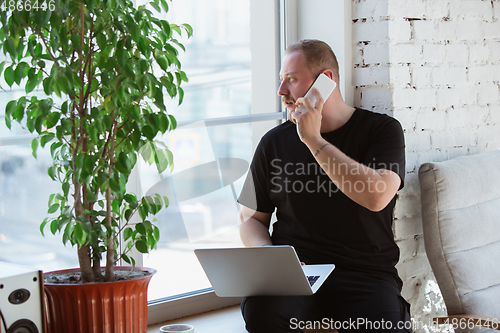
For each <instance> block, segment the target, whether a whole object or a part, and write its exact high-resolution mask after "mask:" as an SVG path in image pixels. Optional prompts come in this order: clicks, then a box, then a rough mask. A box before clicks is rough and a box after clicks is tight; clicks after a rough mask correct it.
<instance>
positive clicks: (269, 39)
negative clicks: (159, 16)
mask: <svg viewBox="0 0 500 333" xmlns="http://www.w3.org/2000/svg"><path fill="white" fill-rule="evenodd" d="M142 3H143V1H142V0H136V4H137V5H141V4H142ZM276 8H277V7H276V3H275V2H273V1H267V0H239V1H232V0H217V1H212V2H207V1H204V0H185V1H180V2H179V1H174V2H173V3H171V10H170V12H169V14H168V15H167V17H166V19H167V20H169V21H170V22H172V23H178V24H180V23H189V24H191V25H192V26H193V28H194V36H193V37H192V38H191V39H189V40H187V41H183V43H184V44H185V46H186V49H187V51H186V52H185V53H184V54H182V53H181V57H182V60H181V62H182V65H183V70H184V71H185V72H186V73H187V75H188V78H189V82H188V83H187V84H186V85H184V89H185V98H184V102H183V103H182V105H181V106H180V107H177V101H172V102H171V104H170V106H169V107H168V108H169V110H171V112H172V113H173V114H174V115H175V116H176V118H177V120H178V127H179V128H178V129H177V130H175V131H173V132H172V133H170V134H168V135H166V136H164V137H162V138H159V139H160V140H162V141H164V142H165V143H166V144H167V145H168V146H169V147H170V148H171V150H172V151H173V152H174V157H175V159H176V160H175V169H174V170H173V171H172V173H169V172H165V173H164V174H162V175H159V174H158V172H157V171H156V169H155V168H154V166H153V167H150V166H149V165H147V164H145V163H142V164H141V165H140V166H139V167H138V168H137V170H136V171H137V172H136V174H135V179H136V181H135V182H132V184H130V186H131V188H132V189H133V190H134V191H136V192H137V193H142V194H146V193H148V192H149V191H153V190H155V187H158V186H160V188H161V190H163V191H167V193H169V195H168V196H169V198H170V203H171V205H170V207H169V208H168V209H166V210H164V211H162V212H161V213H160V214H159V215H158V216H157V219H158V225H159V227H160V230H161V242H160V244H159V246H158V249H157V250H155V251H153V252H152V253H151V254H149V255H145V256H143V257H142V256H140V255H138V254H136V262H137V263H138V265H143V266H148V267H153V268H155V269H157V270H158V273H157V275H156V276H155V277H154V278H153V279H152V282H151V285H150V294H149V300H150V301H152V302H151V303H155V304H153V305H152V307H151V308H152V310H151V311H152V312H154V311H155V310H154V308H155V307H154V305H160V307H161V303H162V302H161V301H159V300H161V299H165V298H168V299H172V298H175V297H176V295H179V294H187V293H190V294H193V293H194V292H196V291H197V290H205V291H203V292H201V294H202V295H207V288H209V287H210V284H209V283H208V280H207V279H206V277H205V274H204V273H203V271H202V270H201V266H200V265H199V263H198V261H197V259H196V257H195V256H194V254H193V249H194V248H197V247H227V246H240V245H241V243H240V238H239V234H238V228H237V226H238V222H237V214H238V208H237V204H236V201H235V198H236V197H237V195H238V193H239V192H240V189H241V185H242V183H243V181H244V178H245V174H246V169H247V167H248V163H249V162H250V161H251V158H252V154H253V149H254V147H255V145H256V144H257V142H258V141H259V139H260V137H261V135H262V134H263V133H265V132H266V131H267V130H268V129H269V128H271V127H273V126H275V125H276V124H277V122H280V121H281V119H282V118H283V113H281V112H276V111H277V110H279V104H280V103H279V99H278V98H277V96H276V90H277V82H278V79H277V73H278V70H277V63H278V62H277V59H278V58H279V56H278V52H277V47H276V45H277V43H276V41H277V40H278V39H277V36H276V33H275V31H276V23H275V22H276V17H277V16H276ZM2 56H3V55H2ZM4 60H6V61H7V62H9V60H8V59H1V60H0V61H4ZM0 84H1V85H2V87H3V88H4V89H8V86H7V85H6V84H5V82H1V83H0ZM16 89H17V90H16ZM21 89H23V88H22V87H21V88H18V87H17V86H15V87H14V89H12V90H4V91H2V92H0V94H1V95H2V98H1V100H0V260H2V261H6V262H13V263H17V264H21V265H26V266H30V267H36V268H39V269H42V270H44V271H51V270H57V269H64V268H68V267H77V266H78V262H77V256H76V249H75V248H73V247H70V246H68V247H65V246H64V245H63V244H62V242H61V236H60V235H59V234H56V236H55V237H54V236H52V235H51V234H50V231H48V229H46V230H45V233H46V237H42V236H41V235H40V234H39V232H38V226H39V224H40V223H41V221H43V219H44V218H45V217H46V216H47V200H48V196H49V194H51V193H56V192H57V191H59V184H58V183H56V182H53V181H52V180H51V179H50V178H49V177H48V176H47V168H48V167H49V166H50V165H51V158H50V153H49V151H48V149H41V148H39V149H38V158H37V159H34V158H33V157H32V156H31V148H30V144H31V141H32V139H33V138H34V136H32V135H31V134H29V132H28V131H27V130H25V129H23V128H22V127H21V126H19V125H16V124H13V126H12V127H13V129H12V131H9V130H8V129H7V128H6V126H5V125H4V124H5V120H4V112H5V105H6V104H7V103H8V101H10V100H12V99H15V98H16V97H18V96H19V95H20V94H22V93H23V90H21ZM34 93H35V94H36V91H34ZM165 95H166V96H167V94H165ZM277 107H278V108H277ZM200 170H201V171H200ZM193 171H195V172H193ZM198 171H199V172H198ZM220 172H222V174H221V173H220ZM186 175H187V176H186ZM179 177H180V178H179ZM179 179H181V180H179ZM228 179H229V183H227V184H226V181H227V180H228ZM169 180H173V184H172V186H171V187H168V186H167V187H165V186H162V184H165V183H168V182H169ZM214 186H215V187H214ZM170 190H171V191H172V192H168V191H170ZM208 294H210V293H209V292H208ZM203 297H205V296H203ZM203 297H202V298H203ZM157 308H158V307H157ZM150 317H151V316H150ZM164 319H166V318H165V317H164V316H163V317H162V320H164ZM151 320H154V319H151Z"/></svg>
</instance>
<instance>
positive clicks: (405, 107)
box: [352, 0, 500, 333]
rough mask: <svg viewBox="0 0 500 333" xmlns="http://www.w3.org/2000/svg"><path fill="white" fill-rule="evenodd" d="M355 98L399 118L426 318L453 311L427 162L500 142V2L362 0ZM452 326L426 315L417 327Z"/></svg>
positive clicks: (399, 211) (402, 226)
mask: <svg viewBox="0 0 500 333" xmlns="http://www.w3.org/2000/svg"><path fill="white" fill-rule="evenodd" d="M352 5H353V10H352V15H353V17H352V19H353V45H352V47H353V65H354V68H353V84H354V85H355V99H354V101H355V106H358V107H362V108H365V109H368V110H373V111H376V112H383V113H387V114H390V115H392V116H393V117H395V118H397V119H398V120H399V121H400V122H401V124H402V126H403V128H404V132H405V139H406V154H407V160H406V164H407V169H406V172H407V174H406V181H405V187H404V189H403V190H401V191H400V192H399V199H398V203H397V205H396V210H395V220H394V226H393V230H394V234H395V237H396V242H397V243H398V245H399V247H400V249H401V258H400V262H399V264H398V266H397V268H398V271H399V273H400V275H401V277H402V279H403V281H404V287H403V296H404V297H405V298H406V299H407V300H408V301H409V302H410V303H411V305H412V317H413V318H414V320H415V321H417V322H419V324H426V323H430V320H431V318H432V317H434V316H436V315H443V314H446V306H445V304H444V302H443V299H442V296H441V293H440V291H439V287H438V285H437V283H436V281H435V278H434V275H433V273H432V269H431V267H430V265H429V262H428V260H427V257H426V254H425V248H424V245H423V244H424V243H423V234H422V218H421V206H420V188H419V185H418V174H417V173H418V168H419V166H420V165H421V164H422V163H425V162H430V161H443V160H447V159H450V158H453V157H456V156H461V155H467V154H477V153H481V152H485V151H490V150H496V149H500V78H499V75H498V74H499V73H500V20H498V15H500V2H499V1H490V0H488V1H481V0H405V1H401V0H353V2H352ZM441 331H442V332H445V331H447V330H446V327H437V326H434V325H426V326H424V327H421V326H417V327H415V332H417V333H420V332H441Z"/></svg>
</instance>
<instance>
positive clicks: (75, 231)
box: [0, 0, 193, 265]
mask: <svg viewBox="0 0 500 333" xmlns="http://www.w3.org/2000/svg"><path fill="white" fill-rule="evenodd" d="M81 3H82V1H81V0H68V1H66V2H65V3H64V6H63V5H62V2H61V4H59V2H58V0H56V3H55V6H54V8H53V10H45V11H36V10H32V11H10V12H9V14H8V15H7V14H6V13H5V12H0V20H1V22H2V24H1V25H2V27H3V29H0V48H1V50H2V51H3V52H4V54H5V55H6V59H7V60H6V61H2V62H0V74H1V75H3V78H4V80H5V82H6V83H7V85H8V87H10V88H12V89H16V91H18V92H20V93H21V94H22V96H20V97H18V98H17V99H16V100H13V101H9V102H8V103H7V105H6V107H5V124H6V125H7V127H8V128H11V125H12V122H13V121H15V122H18V123H20V124H21V125H22V126H24V127H25V128H26V129H27V130H29V131H30V132H31V133H36V134H37V138H36V139H34V140H33V141H32V142H31V150H32V154H33V156H35V157H36V156H37V153H39V150H40V149H41V148H47V146H48V147H49V149H50V153H51V156H52V158H53V164H52V165H51V166H50V167H49V168H48V170H47V174H48V176H49V177H51V179H53V180H55V181H59V182H60V183H61V190H60V193H56V194H53V195H51V196H50V198H49V205H48V207H47V214H48V215H49V216H50V217H48V218H46V219H44V221H43V222H42V223H41V225H40V231H41V232H42V233H43V230H44V228H47V227H49V228H50V231H51V232H52V233H57V232H60V233H62V234H63V242H64V243H67V242H69V243H71V244H72V245H77V246H86V245H88V246H89V247H90V249H91V250H90V252H91V253H90V254H89V256H90V257H91V258H102V257H103V255H102V253H103V252H105V251H106V247H107V245H108V244H111V245H113V244H116V241H117V239H118V237H120V235H121V234H122V233H123V237H124V238H125V239H126V241H127V242H129V243H127V246H126V247H125V249H124V251H123V252H122V253H121V254H120V255H121V258H123V259H124V260H125V261H126V262H128V263H131V264H132V265H133V264H134V261H133V258H131V257H130V256H129V255H127V254H128V251H130V249H131V248H133V247H134V246H135V247H136V248H137V250H138V251H140V252H143V253H145V252H147V251H150V250H151V249H152V248H155V246H156V244H157V242H158V240H159V229H158V228H157V227H156V226H154V224H153V223H152V222H154V221H152V220H151V218H152V217H153V216H154V215H155V214H157V213H158V212H159V211H160V210H161V209H162V208H165V207H166V206H168V199H167V198H165V197H161V196H154V197H152V198H137V197H136V196H134V195H132V194H127V193H126V184H127V182H128V179H129V176H130V175H131V173H132V171H133V169H134V167H135V165H136V162H137V152H139V151H140V152H141V154H142V155H143V158H145V160H146V161H148V163H150V164H152V163H155V165H156V166H157V169H158V172H160V173H161V172H164V171H165V170H167V169H169V168H170V170H172V168H173V165H174V164H173V156H172V153H171V151H170V150H169V149H168V147H167V146H166V145H165V144H163V143H161V142H160V141H155V140H156V139H157V138H158V136H159V135H161V134H165V133H167V132H168V131H170V130H173V129H174V128H175V127H176V125H177V124H176V120H175V118H174V117H173V116H172V115H170V114H169V113H168V112H167V109H166V106H165V97H166V94H168V96H169V97H170V98H176V99H178V100H179V103H182V101H183V99H184V90H183V89H182V84H183V83H184V82H187V80H188V78H187V76H186V73H185V72H183V71H182V70H181V62H180V60H179V52H180V51H182V50H184V49H185V47H184V45H183V44H182V43H180V42H179V41H178V40H177V39H175V38H178V36H179V35H181V33H182V34H183V35H185V34H187V36H188V37H190V36H191V35H192V34H193V29H192V27H191V26H190V25H189V24H181V25H177V24H174V23H170V22H168V21H167V20H164V19H159V18H155V17H154V15H153V13H152V12H151V11H150V9H154V10H157V11H159V12H167V11H168V10H170V9H171V8H170V6H171V2H169V1H168V0H153V1H152V2H151V6H140V7H139V8H135V7H134V6H133V3H132V2H131V1H128V0H127V1H125V0H108V1H102V2H99V1H95V0H94V1H91V0H86V1H85V5H84V6H81ZM59 5H60V6H59ZM81 10H83V12H81ZM81 17H84V18H85V19H84V21H83V22H82V21H80V20H81ZM174 36H175V38H174ZM15 85H17V86H19V88H18V87H14V86H15ZM44 94H45V96H43V95H44ZM53 95H56V96H57V97H58V98H53ZM55 101H56V102H55ZM40 147H41V148H40ZM108 189H110V190H111V197H106V196H109V190H108ZM106 200H110V201H111V202H112V209H111V210H112V211H111V212H110V211H108V210H107V205H106ZM110 215H111V217H109V216H110ZM108 219H109V220H108ZM120 226H121V227H120ZM116 251H118V250H116ZM117 257H120V256H117Z"/></svg>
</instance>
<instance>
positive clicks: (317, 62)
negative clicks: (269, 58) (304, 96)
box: [285, 39, 339, 84]
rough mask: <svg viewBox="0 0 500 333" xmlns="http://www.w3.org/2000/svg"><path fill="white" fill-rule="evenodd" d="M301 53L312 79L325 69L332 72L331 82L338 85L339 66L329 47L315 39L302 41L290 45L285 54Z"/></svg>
mask: <svg viewBox="0 0 500 333" xmlns="http://www.w3.org/2000/svg"><path fill="white" fill-rule="evenodd" d="M297 51H298V52H301V53H302V54H303V55H304V57H305V60H306V62H307V66H308V67H309V70H310V71H311V73H312V75H313V76H314V77H317V76H318V75H319V74H320V73H321V72H323V71H324V70H325V69H330V70H331V71H332V72H333V80H334V81H335V82H337V84H339V64H338V62H337V57H336V56H335V53H333V51H332V49H331V47H330V46H329V45H328V44H327V43H325V42H323V41H321V40H317V39H303V40H299V41H297V42H295V43H292V44H290V45H289V46H288V47H287V49H286V52H285V54H290V53H292V52H297Z"/></svg>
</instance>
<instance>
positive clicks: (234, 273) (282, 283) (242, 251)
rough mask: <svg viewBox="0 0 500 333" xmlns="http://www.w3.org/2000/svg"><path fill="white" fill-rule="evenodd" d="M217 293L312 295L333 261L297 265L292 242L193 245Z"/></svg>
mask: <svg viewBox="0 0 500 333" xmlns="http://www.w3.org/2000/svg"><path fill="white" fill-rule="evenodd" d="M194 253H195V254H196V256H197V257H198V260H199V261H200V263H201V266H202V267H203V270H204V271H205V273H206V275H207V277H208V280H209V281H210V283H211V284H212V287H213V288H214V291H215V294H216V295H217V296H220V297H242V296H280V295H283V296H285V295H286V296H298V295H312V294H314V293H315V292H316V291H317V290H318V289H319V287H321V285H322V284H323V282H324V281H325V280H326V278H327V277H328V275H330V273H331V272H332V271H333V269H334V268H335V265H333V264H329V265H301V264H300V261H299V258H298V256H297V253H296V252H295V249H294V248H293V247H292V246H288V245H279V246H259V247H238V248H217V249H196V250H194Z"/></svg>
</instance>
